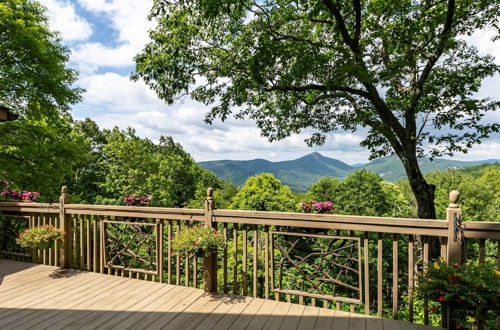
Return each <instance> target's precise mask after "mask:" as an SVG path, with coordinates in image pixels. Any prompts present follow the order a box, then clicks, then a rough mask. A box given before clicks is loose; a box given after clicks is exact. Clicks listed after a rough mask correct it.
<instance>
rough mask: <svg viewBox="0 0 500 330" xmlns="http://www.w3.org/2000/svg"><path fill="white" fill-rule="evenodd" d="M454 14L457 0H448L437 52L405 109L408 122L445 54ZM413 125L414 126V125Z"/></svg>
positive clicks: (425, 68)
mask: <svg viewBox="0 0 500 330" xmlns="http://www.w3.org/2000/svg"><path fill="white" fill-rule="evenodd" d="M454 15H455V0H448V9H447V13H446V21H445V23H444V27H443V31H441V34H440V37H439V42H438V45H437V48H436V50H435V52H434V53H433V54H432V55H431V56H430V57H429V60H428V61H427V64H426V65H425V67H424V69H423V70H422V74H421V75H420V78H418V80H417V83H416V86H415V90H416V93H415V94H414V95H413V97H412V99H411V102H410V105H409V106H408V109H406V111H405V119H406V120H407V122H408V119H411V118H414V112H415V108H416V106H417V104H418V101H420V98H421V97H422V94H423V90H424V84H425V82H426V81H427V78H428V77H429V74H430V73H431V70H432V68H433V67H434V65H435V64H436V62H437V61H438V59H439V57H440V56H441V55H442V54H443V51H444V48H445V46H446V41H447V39H448V38H449V34H450V32H451V28H452V26H453V17H454ZM413 122H414V120H413ZM412 127H414V125H413V126H412ZM415 129H416V128H415Z"/></svg>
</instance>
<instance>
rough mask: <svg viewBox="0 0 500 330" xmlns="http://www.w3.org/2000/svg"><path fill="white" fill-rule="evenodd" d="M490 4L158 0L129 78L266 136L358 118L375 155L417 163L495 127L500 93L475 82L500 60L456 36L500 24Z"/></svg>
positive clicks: (346, 124) (472, 0)
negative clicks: (492, 119)
mask: <svg viewBox="0 0 500 330" xmlns="http://www.w3.org/2000/svg"><path fill="white" fill-rule="evenodd" d="M498 12H500V2H499V1H498V0H495V1H483V0H461V1H455V0H448V1H427V0H426V1H423V0H421V1H410V0H403V1H401V0H371V1H360V0H355V1H347V0H343V1H334V0H322V1H320V0H316V1H305V0H299V1H295V0H294V1H291V0H265V1H254V0H243V1H232V0H207V1H193V0H177V1H166V0H155V1H154V5H153V8H152V10H151V15H150V18H151V19H152V20H154V21H156V23H157V25H156V27H155V28H154V29H153V30H152V31H151V32H150V37H151V41H150V43H149V44H147V45H146V46H145V48H144V49H143V51H142V52H141V53H140V54H138V55H137V56H136V62H137V66H136V73H135V75H134V76H133V78H134V79H139V78H142V79H144V81H145V82H146V83H147V84H148V85H149V86H150V87H151V88H152V89H153V90H154V91H155V92H156V93H157V94H158V95H159V96H160V97H161V98H162V99H163V100H165V101H166V102H167V103H169V104H170V103H173V102H174V101H175V99H176V98H177V97H179V96H183V95H190V96H191V97H192V98H194V99H195V100H197V101H200V102H203V103H205V104H207V105H209V104H211V105H213V106H212V107H211V111H210V113H209V114H208V115H207V118H206V120H207V121H208V122H212V121H213V120H214V119H215V118H222V119H226V118H227V117H228V116H229V115H230V114H231V113H232V112H234V111H236V117H238V118H252V119H254V120H256V122H257V125H258V126H259V128H260V129H261V131H262V133H263V134H264V135H265V136H267V137H268V138H269V139H270V140H275V139H282V138H285V137H287V136H289V135H291V134H294V133H297V132H300V131H301V130H303V129H312V131H313V134H312V136H311V138H309V139H308V140H307V142H308V143H309V144H321V143H323V142H324V140H325V135H324V134H325V133H327V132H330V131H334V130H337V129H344V130H352V131H354V130H356V129H358V128H359V127H366V128H367V129H368V135H367V138H366V139H365V140H364V141H363V142H362V145H363V146H365V147H368V148H369V149H370V150H371V153H372V157H379V156H383V155H386V154H390V153H394V152H395V153H397V154H398V155H401V157H402V159H403V161H405V159H408V158H412V159H413V160H414V162H413V166H417V167H418V164H416V160H415V159H414V157H415V155H417V156H423V155H424V154H428V155H430V156H438V155H444V154H446V155H452V154H453V153H455V152H464V151H466V150H467V149H468V148H470V147H471V146H472V145H473V144H474V143H479V142H480V140H481V139H482V138H485V137H487V136H489V134H491V133H492V132H498V130H499V128H500V125H499V123H483V122H482V121H481V119H482V117H483V116H484V113H485V112H487V111H493V110H495V109H498V107H499V104H500V103H499V102H498V101H496V100H491V99H488V98H480V97H478V96H476V94H475V92H477V91H478V89H479V87H480V86H481V81H482V80H483V79H484V78H486V77H489V76H492V75H494V74H495V73H497V72H499V68H500V66H499V65H497V64H495V63H494V61H493V57H492V56H489V55H481V54H479V53H478V51H477V49H476V48H475V47H473V46H471V45H469V44H467V43H466V42H465V41H464V40H463V38H462V37H463V36H464V35H469V34H471V33H473V32H474V31H475V30H477V29H485V28H494V29H497V30H498V18H499V16H498ZM462 131H463V132H462ZM424 147H425V148H424ZM413 170H414V169H412V170H411V171H413Z"/></svg>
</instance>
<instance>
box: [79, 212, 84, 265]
mask: <svg viewBox="0 0 500 330" xmlns="http://www.w3.org/2000/svg"><path fill="white" fill-rule="evenodd" d="M79 218H80V245H79V248H80V269H81V270H83V269H84V268H85V266H84V263H85V240H84V237H83V233H84V228H83V227H84V220H83V216H82V215H81V216H79Z"/></svg>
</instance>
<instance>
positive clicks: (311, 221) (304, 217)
mask: <svg viewBox="0 0 500 330" xmlns="http://www.w3.org/2000/svg"><path fill="white" fill-rule="evenodd" d="M60 209H61V204H60V203H27V202H0V210H4V211H15V212H16V211H17V212H28V213H29V212H33V213H59V212H60ZM64 209H65V212H66V214H70V215H71V214H82V215H97V216H119V217H136V218H157V219H170V220H189V221H200V222H202V221H204V220H205V210H204V209H192V208H171V207H152V206H122V205H92V204H64ZM211 214H212V216H213V221H214V222H222V223H231V222H232V223H240V224H253V225H271V226H272V225H277V226H291V227H293V226H295V227H305V228H318V229H340V230H360V231H371V232H381V233H394V234H418V235H429V236H441V237H445V236H447V235H448V233H447V231H448V221H446V220H435V219H434V220H433V219H418V218H393V217H374V216H357V215H339V214H307V213H296V212H273V211H249V210H222V209H216V210H213V211H211ZM463 224H464V236H465V237H467V238H480V239H500V222H486V221H485V222H480V221H465V222H464V223H463Z"/></svg>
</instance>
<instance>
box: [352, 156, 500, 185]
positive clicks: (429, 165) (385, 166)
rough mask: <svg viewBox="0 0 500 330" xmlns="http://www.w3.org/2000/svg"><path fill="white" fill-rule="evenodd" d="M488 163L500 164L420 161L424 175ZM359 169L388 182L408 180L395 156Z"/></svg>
mask: <svg viewBox="0 0 500 330" xmlns="http://www.w3.org/2000/svg"><path fill="white" fill-rule="evenodd" d="M487 163H500V160H498V159H488V160H478V161H469V162H467V161H460V160H452V159H443V158H434V159H433V160H430V159H429V158H419V160H418V164H419V166H420V170H421V171H422V172H423V173H424V174H425V173H427V172H430V171H444V170H447V169H462V168H467V167H472V166H478V165H482V164H487ZM359 169H365V170H368V171H372V172H375V173H378V174H380V176H381V177H382V178H383V179H384V180H386V181H398V180H406V179H407V177H406V173H405V170H404V168H403V164H401V161H400V160H399V158H398V157H397V156H395V155H393V156H388V157H382V158H378V159H375V160H373V161H371V162H369V163H368V164H366V165H364V166H362V167H360V168H359Z"/></svg>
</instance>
